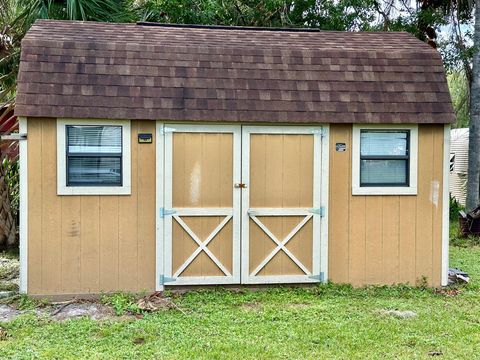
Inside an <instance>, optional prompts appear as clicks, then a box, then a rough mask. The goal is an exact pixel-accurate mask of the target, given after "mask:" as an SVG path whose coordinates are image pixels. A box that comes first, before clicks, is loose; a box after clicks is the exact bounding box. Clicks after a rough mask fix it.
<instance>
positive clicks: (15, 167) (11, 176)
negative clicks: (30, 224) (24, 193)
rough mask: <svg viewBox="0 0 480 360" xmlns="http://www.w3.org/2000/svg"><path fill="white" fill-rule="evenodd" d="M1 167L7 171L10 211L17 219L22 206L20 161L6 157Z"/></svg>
mask: <svg viewBox="0 0 480 360" xmlns="http://www.w3.org/2000/svg"><path fill="white" fill-rule="evenodd" d="M0 166H3V169H4V171H5V180H6V182H7V186H8V190H9V194H10V209H11V211H12V215H13V216H14V217H16V216H17V215H18V210H19V205H20V183H19V182H20V176H19V161H18V160H14V159H10V158H8V157H5V158H4V159H3V162H2V164H1V165H0Z"/></svg>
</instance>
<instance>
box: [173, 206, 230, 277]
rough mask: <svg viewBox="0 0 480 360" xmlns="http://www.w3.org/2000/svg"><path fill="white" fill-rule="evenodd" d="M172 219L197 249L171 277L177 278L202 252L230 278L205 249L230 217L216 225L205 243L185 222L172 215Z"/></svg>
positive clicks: (218, 262) (213, 256)
mask: <svg viewBox="0 0 480 360" xmlns="http://www.w3.org/2000/svg"><path fill="white" fill-rule="evenodd" d="M173 218H174V219H175V220H176V221H177V223H178V224H179V225H180V226H181V227H182V228H183V229H184V230H185V231H186V232H187V234H188V235H190V237H191V238H192V239H193V240H194V241H195V242H196V243H197V245H198V248H197V249H196V250H195V251H194V252H193V254H192V255H190V256H189V257H188V259H187V261H185V262H184V263H183V265H182V266H180V267H179V268H178V270H177V271H176V272H175V274H173V277H178V276H180V274H181V273H182V272H183V271H185V269H186V268H187V267H188V266H189V265H190V264H191V263H192V262H193V260H195V258H196V257H197V256H198V255H199V254H200V252H202V251H204V252H205V254H207V256H208V257H209V258H210V259H211V260H212V261H213V262H214V263H215V265H217V266H218V268H219V269H220V270H222V272H223V273H224V274H225V275H226V276H232V274H230V272H229V271H228V270H227V269H226V268H225V266H223V264H222V263H221V262H220V261H219V260H218V259H217V257H216V256H215V255H214V254H213V253H212V252H211V251H210V250H209V249H208V248H207V246H208V244H209V243H210V242H211V241H212V240H213V238H214V237H215V236H216V235H217V234H218V233H219V232H220V230H222V229H223V227H224V226H225V225H226V224H227V223H228V222H229V221H230V219H231V218H232V215H227V216H226V217H225V219H223V220H222V222H221V223H220V224H218V225H217V227H216V228H215V229H214V230H213V231H212V232H211V233H210V235H208V237H207V238H206V239H205V241H203V242H202V241H201V240H200V239H199V238H198V236H197V235H196V234H195V233H194V232H193V231H192V229H190V227H189V226H188V225H187V224H186V223H185V221H183V220H182V218H181V217H180V216H178V215H173Z"/></svg>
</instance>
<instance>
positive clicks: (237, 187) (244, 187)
mask: <svg viewBox="0 0 480 360" xmlns="http://www.w3.org/2000/svg"><path fill="white" fill-rule="evenodd" d="M233 187H234V188H236V189H246V188H247V184H244V183H235V184H234V185H233Z"/></svg>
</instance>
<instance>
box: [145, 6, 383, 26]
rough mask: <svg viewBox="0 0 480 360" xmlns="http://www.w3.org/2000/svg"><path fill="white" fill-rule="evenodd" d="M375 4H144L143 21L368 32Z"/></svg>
mask: <svg viewBox="0 0 480 360" xmlns="http://www.w3.org/2000/svg"><path fill="white" fill-rule="evenodd" d="M374 4H375V1H374V0H339V1H330V0H329V1H321V2H319V1H316V0H300V1H286V0H260V1H252V0H227V1H225V0H143V1H139V2H138V4H137V6H136V11H137V13H138V17H139V19H140V20H141V21H155V22H165V23H180V24H206V25H233V26H261V27H315V28H320V29H326V30H368V29H369V28H370V25H369V24H370V22H372V21H373V19H374V15H375V10H374Z"/></svg>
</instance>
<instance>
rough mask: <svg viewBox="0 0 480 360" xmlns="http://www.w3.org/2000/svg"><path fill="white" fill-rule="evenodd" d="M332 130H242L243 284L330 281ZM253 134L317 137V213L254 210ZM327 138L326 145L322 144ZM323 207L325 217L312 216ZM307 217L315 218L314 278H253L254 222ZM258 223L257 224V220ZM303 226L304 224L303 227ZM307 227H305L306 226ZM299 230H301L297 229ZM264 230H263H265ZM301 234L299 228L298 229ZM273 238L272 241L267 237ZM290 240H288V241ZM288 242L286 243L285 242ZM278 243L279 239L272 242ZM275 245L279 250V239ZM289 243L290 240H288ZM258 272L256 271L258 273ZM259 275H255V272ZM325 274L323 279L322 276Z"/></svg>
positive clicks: (262, 128) (306, 276) (314, 194)
mask: <svg viewBox="0 0 480 360" xmlns="http://www.w3.org/2000/svg"><path fill="white" fill-rule="evenodd" d="M328 132H329V127H328V126H244V127H243V129H242V182H243V183H245V184H246V185H247V187H246V189H244V190H243V191H242V283H245V284H258V283H307V282H318V281H319V280H320V279H321V280H323V281H326V280H327V269H328V257H327V256H328V254H327V252H328V245H327V239H328V206H327V205H328ZM250 134H312V135H313V136H314V149H313V151H314V165H313V166H314V181H313V182H314V185H313V186H314V190H313V197H314V199H313V209H270V208H269V209H267V208H265V209H258V208H256V209H250V204H249V203H250V199H249V181H250ZM322 137H323V141H322ZM322 206H323V208H324V214H323V216H320V215H319V214H316V215H312V214H311V212H312V211H311V210H313V211H315V210H314V209H320V208H321V207H322ZM276 214H278V215H280V214H282V215H285V216H289V215H290V216H295V215H297V216H298V215H303V216H308V217H309V218H310V217H313V240H314V241H313V250H312V252H313V254H312V256H313V259H312V260H313V263H312V275H309V274H306V275H282V276H252V275H251V274H250V271H249V239H248V237H249V225H250V218H251V217H252V218H253V217H256V216H257V215H276ZM254 221H255V220H254ZM299 225H300V224H299ZM302 226H303V225H302ZM297 227H298V226H297ZM262 228H263V227H262ZM297 230H299V228H298V229H297ZM267 235H268V236H269V237H272V236H271V235H270V234H268V233H267ZM285 239H288V236H287V237H286V238H285ZM285 239H284V240H285ZM272 240H274V241H275V239H273V238H272ZM276 240H277V241H275V242H276V243H277V247H278V245H279V242H278V239H276ZM287 241H288V240H287ZM255 270H256V269H255ZM253 273H255V271H254V272H253ZM322 273H323V276H321V274H322Z"/></svg>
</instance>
